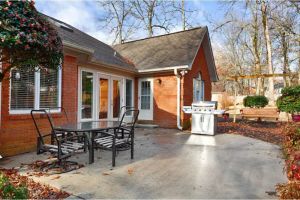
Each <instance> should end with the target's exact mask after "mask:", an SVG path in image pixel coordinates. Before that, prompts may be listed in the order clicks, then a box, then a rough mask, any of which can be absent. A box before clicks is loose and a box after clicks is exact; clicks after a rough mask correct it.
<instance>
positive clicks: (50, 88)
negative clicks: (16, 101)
mask: <svg viewBox="0 0 300 200" xmlns="http://www.w3.org/2000/svg"><path fill="white" fill-rule="evenodd" d="M58 90H59V87H58V70H54V69H44V70H41V72H40V108H55V107H58V92H59V91H58Z"/></svg>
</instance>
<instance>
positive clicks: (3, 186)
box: [0, 172, 29, 199]
mask: <svg viewBox="0 0 300 200" xmlns="http://www.w3.org/2000/svg"><path fill="white" fill-rule="evenodd" d="M28 197H29V195H28V189H27V188H26V187H25V186H18V187H17V186H14V185H13V184H11V183H10V182H9V180H8V178H7V177H6V176H4V174H2V173H1V172H0V198H1V199H28Z"/></svg>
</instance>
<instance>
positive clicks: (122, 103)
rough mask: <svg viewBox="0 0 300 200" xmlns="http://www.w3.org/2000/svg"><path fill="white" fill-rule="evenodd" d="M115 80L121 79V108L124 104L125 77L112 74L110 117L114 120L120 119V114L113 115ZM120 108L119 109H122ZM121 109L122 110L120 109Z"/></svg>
mask: <svg viewBox="0 0 300 200" xmlns="http://www.w3.org/2000/svg"><path fill="white" fill-rule="evenodd" d="M114 80H117V81H120V88H119V89H120V108H121V107H122V106H123V105H124V97H123V94H124V87H123V80H124V79H123V78H121V77H118V76H114V75H111V76H110V82H111V83H110V84H111V88H110V92H109V93H111V94H110V98H111V100H110V106H111V111H110V115H111V116H110V118H109V119H112V120H118V118H119V116H117V117H115V118H114V117H113V87H114V86H113V83H114V82H113V81H114ZM120 108H119V109H120ZM119 111H120V110H119Z"/></svg>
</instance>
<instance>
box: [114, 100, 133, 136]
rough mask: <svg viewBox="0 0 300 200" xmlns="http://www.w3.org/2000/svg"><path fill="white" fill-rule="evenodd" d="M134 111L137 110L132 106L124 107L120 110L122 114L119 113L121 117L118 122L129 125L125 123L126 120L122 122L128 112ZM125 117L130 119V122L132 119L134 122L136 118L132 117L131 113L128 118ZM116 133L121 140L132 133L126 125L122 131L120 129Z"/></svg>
mask: <svg viewBox="0 0 300 200" xmlns="http://www.w3.org/2000/svg"><path fill="white" fill-rule="evenodd" d="M134 109H135V108H134V107H132V106H122V107H121V108H120V112H119V116H118V121H122V122H123V124H127V123H126V122H124V119H125V118H124V119H123V120H122V117H123V114H124V113H125V112H126V111H127V110H134ZM124 117H126V118H127V119H129V121H130V118H131V121H133V118H134V116H133V115H132V113H131V112H127V113H126V116H124ZM116 133H117V135H118V137H119V138H124V137H125V135H126V134H127V135H128V134H129V133H130V129H127V128H126V125H125V126H123V128H122V130H120V129H119V130H116Z"/></svg>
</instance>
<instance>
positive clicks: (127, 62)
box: [0, 17, 218, 156]
mask: <svg viewBox="0 0 300 200" xmlns="http://www.w3.org/2000/svg"><path fill="white" fill-rule="evenodd" d="M49 21H50V22H52V23H53V25H54V26H55V27H56V28H57V30H58V33H59V35H60V37H61V38H62V40H63V45H64V61H63V64H62V67H61V68H60V69H59V70H47V71H41V72H26V71H24V70H22V69H18V70H16V69H13V70H11V73H10V75H8V77H6V79H4V81H3V82H2V85H0V87H1V90H0V91H1V93H0V97H1V98H0V101H1V112H0V113H1V116H0V117H1V124H0V126H1V128H0V155H4V156H9V155H15V154H18V153H23V152H27V151H32V150H34V149H35V146H36V132H35V128H34V125H33V122H32V119H31V117H30V114H29V113H30V110H31V109H34V108H35V109H39V108H48V107H53V108H54V107H60V106H62V107H64V108H65V110H66V111H67V113H68V116H69V117H70V119H71V120H72V121H74V122H76V121H87V120H101V119H108V120H115V119H117V117H118V113H119V109H120V106H123V105H126V106H135V107H137V108H139V109H140V116H139V120H140V121H141V122H147V123H152V124H157V125H159V126H160V127H166V128H179V129H181V128H182V125H183V124H184V122H185V121H186V120H189V116H188V115H185V114H184V113H182V112H181V107H182V106H183V105H191V103H192V102H193V101H199V100H210V98H211V82H214V81H217V80H218V76H217V73H216V68H215V64H214V58H213V54H212V49H211V44H210V38H209V34H208V29H207V27H199V28H195V29H191V30H187V31H181V32H177V33H171V34H167V35H162V36H156V37H152V38H146V39H142V40H136V41H131V42H127V43H123V44H120V45H116V46H109V45H106V44H105V43H102V42H101V41H99V40H97V39H95V38H93V37H91V36H89V35H87V34H85V33H83V32H82V31H79V30H78V29H76V28H74V27H72V26H70V25H68V24H66V23H64V22H61V21H59V20H56V19H53V18H50V17H49ZM4 67H5V66H4ZM9 76H10V77H9ZM52 112H54V121H55V122H54V123H62V120H61V118H62V114H61V113H60V110H59V109H53V110H52Z"/></svg>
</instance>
